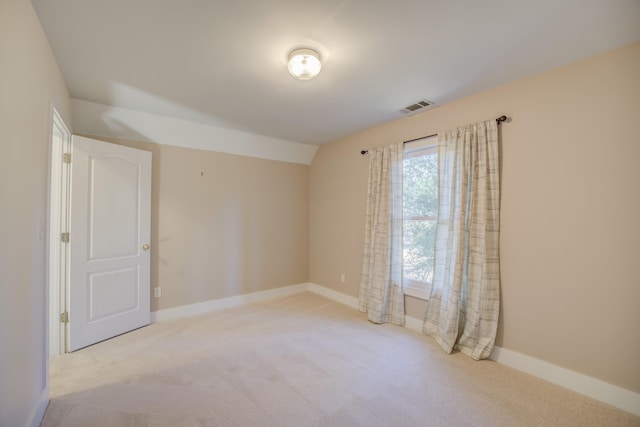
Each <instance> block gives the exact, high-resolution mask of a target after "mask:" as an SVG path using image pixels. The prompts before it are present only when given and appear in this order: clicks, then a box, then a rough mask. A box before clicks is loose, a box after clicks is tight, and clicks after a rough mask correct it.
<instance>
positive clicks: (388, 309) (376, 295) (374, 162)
mask: <svg viewBox="0 0 640 427" xmlns="http://www.w3.org/2000/svg"><path fill="white" fill-rule="evenodd" d="M402 157H403V144H402V143H400V144H394V145H390V146H387V147H378V148H372V149H370V150H369V185H368V191H367V215H366V219H365V221H366V228H365V242H364V259H363V264H362V279H361V282H360V294H359V297H358V308H359V309H360V311H362V312H366V313H367V317H368V319H369V320H370V321H372V322H374V323H388V322H391V323H394V324H396V325H404V293H403V291H402Z"/></svg>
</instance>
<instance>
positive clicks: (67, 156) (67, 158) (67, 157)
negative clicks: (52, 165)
mask: <svg viewBox="0 0 640 427" xmlns="http://www.w3.org/2000/svg"><path fill="white" fill-rule="evenodd" d="M62 161H63V162H64V163H71V153H64V154H63V155H62Z"/></svg>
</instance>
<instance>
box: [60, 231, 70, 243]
mask: <svg viewBox="0 0 640 427" xmlns="http://www.w3.org/2000/svg"><path fill="white" fill-rule="evenodd" d="M60 240H61V241H62V243H69V232H68V231H67V232H65V233H62V234H61V235H60Z"/></svg>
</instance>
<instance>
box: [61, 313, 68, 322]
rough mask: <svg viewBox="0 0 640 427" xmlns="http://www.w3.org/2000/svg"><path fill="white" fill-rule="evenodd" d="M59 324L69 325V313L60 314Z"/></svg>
mask: <svg viewBox="0 0 640 427" xmlns="http://www.w3.org/2000/svg"><path fill="white" fill-rule="evenodd" d="M60 323H69V312H68V311H65V312H64V313H60Z"/></svg>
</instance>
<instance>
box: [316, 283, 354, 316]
mask: <svg viewBox="0 0 640 427" xmlns="http://www.w3.org/2000/svg"><path fill="white" fill-rule="evenodd" d="M309 292H313V293H314V294H318V295H322V296H323V297H325V298H329V299H331V300H334V301H337V302H339V303H340V304H344V305H348V306H349V307H351V308H355V309H356V310H357V309H358V298H355V297H352V296H349V295H345V294H343V293H342V292H338V291H334V290H333V289H329V288H325V287H324V286H320V285H316V284H315V283H309Z"/></svg>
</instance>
